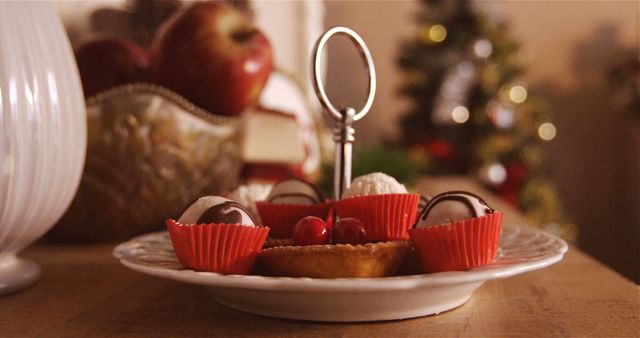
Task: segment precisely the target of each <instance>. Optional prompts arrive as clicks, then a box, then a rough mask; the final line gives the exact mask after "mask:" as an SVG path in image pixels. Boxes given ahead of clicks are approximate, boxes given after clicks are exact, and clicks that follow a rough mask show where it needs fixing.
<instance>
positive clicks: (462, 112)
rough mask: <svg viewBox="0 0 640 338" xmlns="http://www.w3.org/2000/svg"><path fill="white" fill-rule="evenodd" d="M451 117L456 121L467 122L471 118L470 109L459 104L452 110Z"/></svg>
mask: <svg viewBox="0 0 640 338" xmlns="http://www.w3.org/2000/svg"><path fill="white" fill-rule="evenodd" d="M451 118H452V119H453V121H454V122H456V123H460V124H462V123H465V122H467V121H468V120H469V109H467V107H465V106H457V107H455V108H453V110H452V111H451Z"/></svg>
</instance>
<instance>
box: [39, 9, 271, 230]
mask: <svg viewBox="0 0 640 338" xmlns="http://www.w3.org/2000/svg"><path fill="white" fill-rule="evenodd" d="M74 51H75V55H76V61H77V64H78V68H79V70H80V74H81V79H82V84H83V88H84V92H85V96H86V97H87V100H86V102H87V124H88V140H87V157H86V163H85V168H84V173H83V176H82V181H81V184H80V188H79V190H78V193H77V195H76V197H75V199H74V201H73V203H72V205H71V207H70V208H69V210H68V211H67V212H66V213H65V215H64V216H63V217H62V219H61V220H60V222H58V224H57V225H56V226H55V227H54V229H53V230H52V231H51V232H50V234H49V236H50V237H52V238H54V239H61V240H102V239H115V238H129V237H131V236H133V235H137V234H141V233H144V232H148V231H152V230H156V229H160V228H162V227H163V225H164V220H165V219H167V218H168V217H169V216H170V215H174V214H176V213H179V212H180V210H179V209H180V208H181V206H182V205H185V204H187V203H189V202H190V201H192V200H194V199H195V198H196V197H198V196H201V195H203V194H205V193H206V194H211V193H218V192H222V191H226V190H230V189H232V188H234V187H235V186H236V185H237V184H238V180H239V176H240V171H241V169H242V159H241V156H240V149H239V148H240V147H239V145H238V137H239V131H240V126H241V124H242V120H243V113H244V112H245V111H247V110H248V109H251V108H252V107H253V106H254V105H256V104H257V102H258V99H259V96H260V93H261V91H262V89H263V88H264V86H265V84H266V81H267V79H268V77H269V74H270V73H271V71H272V68H273V61H272V49H271V45H270V43H269V41H268V40H267V38H266V37H265V35H264V34H263V33H262V32H261V31H260V30H259V29H258V28H257V27H256V26H255V25H254V23H253V21H252V20H251V19H250V18H249V17H247V16H246V15H245V14H244V13H243V12H241V11H239V10H237V9H235V8H234V7H232V6H230V5H227V4H224V3H221V2H205V3H196V4H193V5H191V6H188V7H186V8H184V9H182V10H180V11H178V12H176V13H174V14H173V15H172V16H170V17H169V19H167V20H166V21H165V22H164V23H163V24H162V25H161V26H160V28H159V29H158V31H157V32H156V34H155V36H154V38H153V40H152V43H151V45H150V48H149V49H148V50H147V49H145V48H143V47H140V46H139V45H136V44H135V43H134V42H132V41H129V40H126V39H124V38H119V37H105V36H103V37H99V38H93V39H91V40H88V41H85V42H82V43H80V44H78V45H76V46H75V48H74Z"/></svg>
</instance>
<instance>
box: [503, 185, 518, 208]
mask: <svg viewBox="0 0 640 338" xmlns="http://www.w3.org/2000/svg"><path fill="white" fill-rule="evenodd" d="M498 195H499V196H500V197H501V198H502V199H503V200H504V201H506V202H507V203H509V204H510V205H511V206H513V207H514V208H519V207H520V203H519V198H518V188H516V187H515V186H512V185H506V184H505V185H502V186H501V187H500V188H499V189H498Z"/></svg>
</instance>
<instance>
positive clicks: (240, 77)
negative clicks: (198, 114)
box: [149, 2, 273, 115]
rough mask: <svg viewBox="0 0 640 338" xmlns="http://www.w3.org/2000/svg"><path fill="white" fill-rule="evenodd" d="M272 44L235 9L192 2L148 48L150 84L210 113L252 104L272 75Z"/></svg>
mask: <svg viewBox="0 0 640 338" xmlns="http://www.w3.org/2000/svg"><path fill="white" fill-rule="evenodd" d="M272 62H273V61H272V52H271V44H270V43H269V40H267V38H266V37H265V36H264V35H263V34H262V33H261V32H260V31H259V30H258V29H257V28H256V27H255V25H254V24H253V22H252V21H251V20H250V19H249V18H248V17H247V16H245V15H244V14H243V13H242V12H240V11H239V10H237V9H235V8H233V7H232V6H230V5H227V4H224V3H221V2H201V3H196V4H194V5H192V6H190V7H188V8H187V9H185V10H183V11H181V12H178V13H176V14H174V15H173V16H172V17H171V18H169V20H167V22H165V23H164V24H163V25H162V26H161V27H160V29H159V31H158V34H157V35H156V37H155V38H154V41H153V42H152V44H151V61H150V68H149V73H150V80H151V81H152V82H154V83H157V84H159V85H162V86H165V87H167V88H169V89H171V90H173V91H175V92H177V93H178V94H181V95H183V96H184V97H186V98H187V99H189V100H191V101H192V102H193V103H195V104H196V105H198V106H200V107H201V108H204V109H205V110H208V111H209V112H211V113H214V114H220V115H238V114H240V113H242V111H244V110H245V109H246V108H248V107H250V106H252V105H255V104H256V103H257V102H258V99H259V98H260V93H261V92H262V89H263V87H264V85H265V83H266V81H267V78H268V77H269V74H270V73H271V69H272V67H273V64H272Z"/></svg>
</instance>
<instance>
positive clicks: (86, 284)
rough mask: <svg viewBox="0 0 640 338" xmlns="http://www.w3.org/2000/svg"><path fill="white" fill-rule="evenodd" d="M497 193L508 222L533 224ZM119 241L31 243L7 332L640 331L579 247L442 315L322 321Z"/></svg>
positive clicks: (433, 187) (631, 293) (634, 302)
mask: <svg viewBox="0 0 640 338" xmlns="http://www.w3.org/2000/svg"><path fill="white" fill-rule="evenodd" d="M458 188H464V189H466V190H476V191H477V190H480V189H479V188H478V187H476V186H473V185H472V184H471V183H469V182H468V181H466V180H457V179H451V180H446V181H444V183H443V181H442V180H438V181H423V182H421V183H420V185H419V186H418V189H419V190H421V191H428V192H437V191H443V190H450V189H458ZM488 199H489V202H490V204H492V205H493V206H495V207H496V208H498V209H501V210H503V211H505V214H506V216H507V217H506V219H507V222H526V220H524V219H522V217H521V216H520V215H519V214H518V213H516V212H514V211H513V210H511V209H509V208H508V207H506V206H505V205H503V204H502V203H500V202H499V201H496V200H495V199H493V198H488ZM115 244H116V243H107V244H93V245H86V246H68V245H67V246H62V245H53V244H42V243H41V244H37V245H35V246H33V247H31V248H29V249H27V250H26V251H25V252H24V253H23V256H25V257H28V258H31V259H33V260H35V261H37V262H38V263H39V264H40V265H41V267H42V272H43V275H42V279H41V280H40V281H39V282H37V283H36V284H35V285H34V286H32V287H30V288H29V289H27V290H24V291H22V292H19V293H16V294H12V295H8V296H4V297H1V298H0V336H2V337H16V336H46V337H58V336H64V337H75V336H99V337H116V336H118V337H119V336H153V337H156V336H225V337H227V336H260V337H272V336H278V337H281V336H296V337H303V336H304V337H306V336H367V337H369V336H384V337H398V336H437V337H445V336H472V337H478V336H504V337H522V336H526V337H530V336H538V337H541V336H545V337H547V336H581V337H586V336H606V337H623V336H629V337H634V336H635V337H638V336H640V289H639V288H638V287H637V286H636V285H635V284H633V283H632V282H630V281H629V280H627V279H625V278H623V277H621V276H620V275H618V274H617V273H615V272H613V271H612V270H611V269H609V268H607V267H606V266H604V265H602V264H601V263H599V262H597V261H595V260H594V259H592V258H590V257H588V256H587V255H585V254H584V253H582V252H581V251H580V250H578V249H576V248H575V247H571V248H570V250H569V252H568V253H567V255H566V256H565V258H564V260H562V261H561V262H560V263H557V264H555V265H553V266H551V267H548V268H545V269H543V270H538V271H533V272H529V273H525V274H522V275H518V276H514V277H511V278H507V279H501V280H494V281H488V282H486V283H485V284H484V285H483V286H481V287H480V288H479V289H478V290H477V291H476V292H475V293H474V295H473V297H472V298H471V299H470V300H469V301H468V302H467V303H466V304H465V305H463V306H461V307H459V308H457V309H454V310H451V311H448V312H445V313H442V314H439V315H436V316H428V317H422V318H415V319H408V320H401V321H389V322H370V323H314V322H304V321H293V320H282V319H272V318H266V317H261V316H256V315H251V314H246V313H243V312H239V311H236V310H231V309H228V308H225V307H224V306H222V305H218V304H217V303H216V302H215V301H213V299H212V298H210V296H209V294H208V292H207V291H206V290H205V289H204V288H202V287H199V286H196V285H190V284H185V283H180V282H176V281H171V280H165V279H160V278H154V277H150V276H146V275H143V274H140V273H137V272H134V271H132V270H129V269H127V268H125V267H123V266H122V265H120V263H119V262H118V261H117V260H115V259H114V258H112V256H111V251H112V250H113V247H114V245H115Z"/></svg>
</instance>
